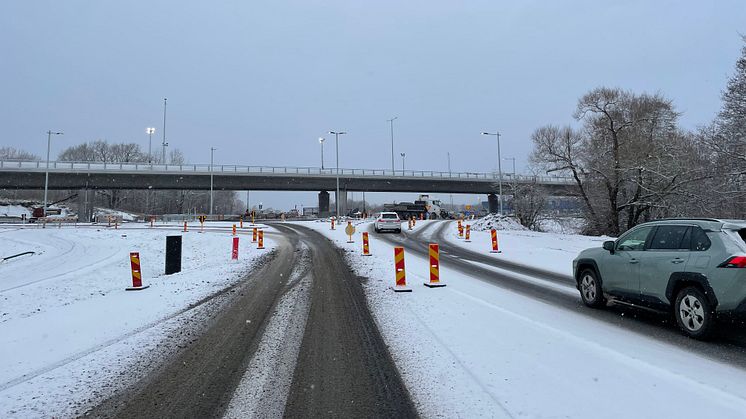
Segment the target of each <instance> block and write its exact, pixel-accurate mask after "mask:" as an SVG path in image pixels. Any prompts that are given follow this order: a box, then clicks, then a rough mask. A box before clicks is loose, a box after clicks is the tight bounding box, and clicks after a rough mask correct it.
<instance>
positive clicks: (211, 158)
mask: <svg viewBox="0 0 746 419" xmlns="http://www.w3.org/2000/svg"><path fill="white" fill-rule="evenodd" d="M215 150H217V148H215V147H210V215H212V164H213V157H214V155H215ZM247 200H248V199H247Z"/></svg>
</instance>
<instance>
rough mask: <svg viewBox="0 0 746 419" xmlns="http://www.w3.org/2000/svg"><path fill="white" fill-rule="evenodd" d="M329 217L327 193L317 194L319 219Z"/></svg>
mask: <svg viewBox="0 0 746 419" xmlns="http://www.w3.org/2000/svg"><path fill="white" fill-rule="evenodd" d="M328 216H329V192H327V191H321V192H319V217H322V218H323V217H328Z"/></svg>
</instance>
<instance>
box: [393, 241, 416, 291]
mask: <svg viewBox="0 0 746 419" xmlns="http://www.w3.org/2000/svg"><path fill="white" fill-rule="evenodd" d="M394 269H395V272H396V273H395V280H396V285H394V287H393V290H394V292H411V291H412V288H409V287H407V275H406V272H405V270H404V248H403V247H399V246H397V247H394Z"/></svg>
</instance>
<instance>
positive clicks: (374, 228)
mask: <svg viewBox="0 0 746 419" xmlns="http://www.w3.org/2000/svg"><path fill="white" fill-rule="evenodd" d="M373 230H375V231H376V233H380V232H381V230H379V229H378V227H373Z"/></svg>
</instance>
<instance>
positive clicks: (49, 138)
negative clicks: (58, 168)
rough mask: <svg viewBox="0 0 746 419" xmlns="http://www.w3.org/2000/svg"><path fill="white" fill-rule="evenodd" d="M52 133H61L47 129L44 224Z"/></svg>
mask: <svg viewBox="0 0 746 419" xmlns="http://www.w3.org/2000/svg"><path fill="white" fill-rule="evenodd" d="M52 135H62V133H61V132H52V131H51V130H50V131H47V169H46V170H45V171H44V218H45V222H44V223H43V224H44V225H45V226H46V224H47V223H46V217H47V191H48V189H49V152H50V150H51V149H52Z"/></svg>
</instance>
